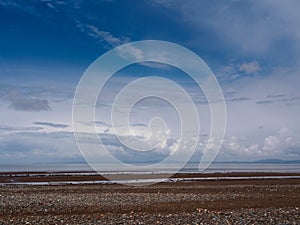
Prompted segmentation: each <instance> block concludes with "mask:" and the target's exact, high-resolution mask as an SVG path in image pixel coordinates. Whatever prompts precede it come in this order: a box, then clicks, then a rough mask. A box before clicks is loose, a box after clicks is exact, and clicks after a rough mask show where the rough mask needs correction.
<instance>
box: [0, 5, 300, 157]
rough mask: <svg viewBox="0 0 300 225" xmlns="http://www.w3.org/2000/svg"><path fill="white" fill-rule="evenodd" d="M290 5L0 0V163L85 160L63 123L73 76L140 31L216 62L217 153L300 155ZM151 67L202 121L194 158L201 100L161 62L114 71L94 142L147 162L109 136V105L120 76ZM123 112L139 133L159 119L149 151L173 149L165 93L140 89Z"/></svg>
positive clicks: (171, 113) (298, 48)
mask: <svg viewBox="0 0 300 225" xmlns="http://www.w3.org/2000/svg"><path fill="white" fill-rule="evenodd" d="M299 8H300V2H299V1H297V0H287V1H279V0H272V1H271V0H262V1H250V0H249V1H248V0H245V1H238V0H230V1H215V0H212V1H205V0H204V1H193V0H191V1H176V0H175V1H171V0H155V1H138V0H135V1H133V0H128V1H110V0H99V1H91V0H88V1H80V0H71V1H60V0H40V1H37V0H29V1H25V0H24V1H22V0H20V1H13V0H12V1H6V0H0V34H1V35H0V78H1V81H0V112H1V116H0V152H1V157H0V163H52V162H82V161H83V158H82V156H81V153H80V151H79V149H78V147H77V145H76V141H75V138H74V134H73V127H72V104H73V98H74V94H75V90H76V86H77V84H78V82H79V81H80V79H81V77H82V75H83V74H84V72H85V71H86V69H87V68H88V67H89V65H90V64H92V63H93V62H94V60H96V59H97V58H98V57H99V56H101V55H102V54H104V53H105V52H107V51H109V50H111V49H113V48H115V47H117V46H120V45H122V44H126V43H129V42H133V41H141V40H163V41H168V42H173V43H176V44H179V45H182V46H184V47H185V48H188V49H190V50H191V51H193V52H194V53H196V54H197V55H198V56H200V57H201V58H202V59H203V60H204V61H205V62H206V64H207V65H208V66H209V68H210V69H211V70H212V72H213V73H214V74H215V76H216V78H217V80H218V82H219V84H220V86H221V88H222V91H223V94H224V97H225V101H226V107H227V129H226V133H225V137H224V140H223V144H222V146H221V148H220V152H219V154H218V156H217V158H216V160H217V161H252V160H259V159H270V158H272V159H274V158H275V159H285V160H300V123H299V121H300V120H299V114H300V89H299V84H300V30H299V27H300V14H299V12H298V11H299ZM135 53H137V54H138V53H139V52H135ZM153 75H155V76H162V77H165V78H167V79H172V80H173V81H174V82H176V83H178V84H179V85H180V86H181V87H183V88H184V89H186V91H187V92H188V93H189V94H190V95H191V97H192V99H193V100H194V102H195V105H196V108H197V110H198V112H199V120H200V124H201V131H200V139H199V145H198V146H197V149H196V151H195V154H194V155H193V157H192V160H193V161H199V160H200V159H201V156H202V154H203V151H204V147H203V146H205V145H206V144H207V141H208V139H207V137H208V134H209V130H210V128H211V123H210V120H211V118H210V112H209V106H208V104H207V101H206V99H205V97H204V95H203V93H202V92H201V90H199V88H198V87H197V86H196V85H195V82H193V81H192V80H191V79H190V78H189V77H188V76H187V75H186V74H185V73H184V72H183V71H181V70H180V69H178V68H174V67H171V66H167V65H165V64H158V63H144V64H135V65H131V66H128V67H126V68H123V69H122V70H120V71H118V72H117V73H116V74H115V75H114V76H113V77H112V78H111V80H110V82H109V83H108V84H107V85H106V86H105V87H104V89H103V90H102V92H103V93H102V97H101V96H100V98H99V99H98V102H97V106H96V110H95V111H96V125H97V131H98V132H99V136H100V138H101V140H102V143H103V144H104V145H105V146H107V148H108V149H110V151H111V152H112V154H113V155H114V156H115V157H117V158H119V159H122V160H124V161H125V162H144V160H145V157H144V155H143V154H141V153H137V152H134V151H131V150H130V149H128V148H126V147H124V146H123V145H122V143H120V141H119V140H117V139H116V137H115V134H114V131H113V129H112V124H111V121H110V109H111V106H112V102H113V101H114V99H115V98H116V96H117V94H118V92H119V91H120V90H121V89H122V87H124V86H125V85H126V84H128V83H130V82H131V81H133V80H135V79H137V78H141V77H147V76H153ZM144 88H147V87H144ZM155 88H156V89H155V91H156V93H164V92H166V90H165V88H164V86H163V85H159V83H157V85H156V87H155ZM142 91H143V90H142V89H141V92H142ZM132 115H133V116H131V117H130V120H131V125H132V126H131V132H133V133H134V135H135V136H138V137H141V138H142V139H143V138H144V139H145V138H147V137H148V135H149V129H148V123H149V121H150V120H151V118H153V117H157V116H160V117H161V118H163V119H164V120H165V125H166V129H165V130H164V131H163V132H162V133H157V136H155V137H154V140H152V141H155V143H156V150H155V151H151V152H149V154H148V155H147V157H146V159H147V160H149V161H159V160H162V159H163V158H165V157H166V156H168V155H169V154H172V152H173V151H174V149H176V144H177V143H178V140H177V139H178V132H179V131H178V120H179V117H178V115H177V113H176V111H175V110H174V107H172V105H170V104H168V103H166V102H164V101H162V100H159V99H156V98H149V99H145V100H143V101H141V102H139V103H138V104H137V105H136V107H135V108H134V109H133V110H132ZM122 132H123V131H122ZM130 135H132V133H130V134H129V133H122V137H124V138H125V139H126V138H130ZM128 140H131V139H128ZM86 141H87V142H88V141H89V140H88V138H87V140H86ZM187 146H188V145H187ZM187 148H188V147H187ZM179 151H182V154H185V149H180V150H179Z"/></svg>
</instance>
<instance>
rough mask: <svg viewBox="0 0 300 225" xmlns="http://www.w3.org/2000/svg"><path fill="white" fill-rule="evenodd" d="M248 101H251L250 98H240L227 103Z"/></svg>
mask: <svg viewBox="0 0 300 225" xmlns="http://www.w3.org/2000/svg"><path fill="white" fill-rule="evenodd" d="M248 100H250V98H246V97H240V98H232V99H228V100H226V102H241V101H248Z"/></svg>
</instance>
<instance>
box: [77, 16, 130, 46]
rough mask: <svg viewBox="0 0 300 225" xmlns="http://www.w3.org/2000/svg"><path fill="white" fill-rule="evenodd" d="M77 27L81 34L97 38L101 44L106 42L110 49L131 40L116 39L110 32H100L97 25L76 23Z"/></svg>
mask: <svg viewBox="0 0 300 225" xmlns="http://www.w3.org/2000/svg"><path fill="white" fill-rule="evenodd" d="M76 25H77V27H78V28H79V29H80V31H81V32H84V33H86V34H87V35H89V36H91V37H93V38H95V39H96V40H98V41H99V42H104V43H106V44H108V45H109V46H110V47H116V46H118V45H121V44H125V43H127V42H129V38H125V37H116V36H114V35H112V34H111V33H110V32H108V31H104V30H100V29H99V28H98V27H96V26H95V25H91V24H84V23H81V22H79V21H77V22H76Z"/></svg>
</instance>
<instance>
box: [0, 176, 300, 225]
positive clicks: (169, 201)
mask: <svg viewBox="0 0 300 225" xmlns="http://www.w3.org/2000/svg"><path fill="white" fill-rule="evenodd" d="M0 200H1V201H0V224H300V210H299V208H300V179H284V180H257V181H251V180H250V181H247V180H245V181H205V182H200V181H199V182H178V183H162V184H155V185H151V186H144V187H129V186H124V185H61V186H14V185H8V186H2V187H0Z"/></svg>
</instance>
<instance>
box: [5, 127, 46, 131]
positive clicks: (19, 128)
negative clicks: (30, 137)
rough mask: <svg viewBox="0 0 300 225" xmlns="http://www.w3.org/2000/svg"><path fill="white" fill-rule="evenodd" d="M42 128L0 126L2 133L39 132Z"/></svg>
mask: <svg viewBox="0 0 300 225" xmlns="http://www.w3.org/2000/svg"><path fill="white" fill-rule="evenodd" d="M42 129H43V128H41V127H11V126H0V130H1V131H39V130H42Z"/></svg>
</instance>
